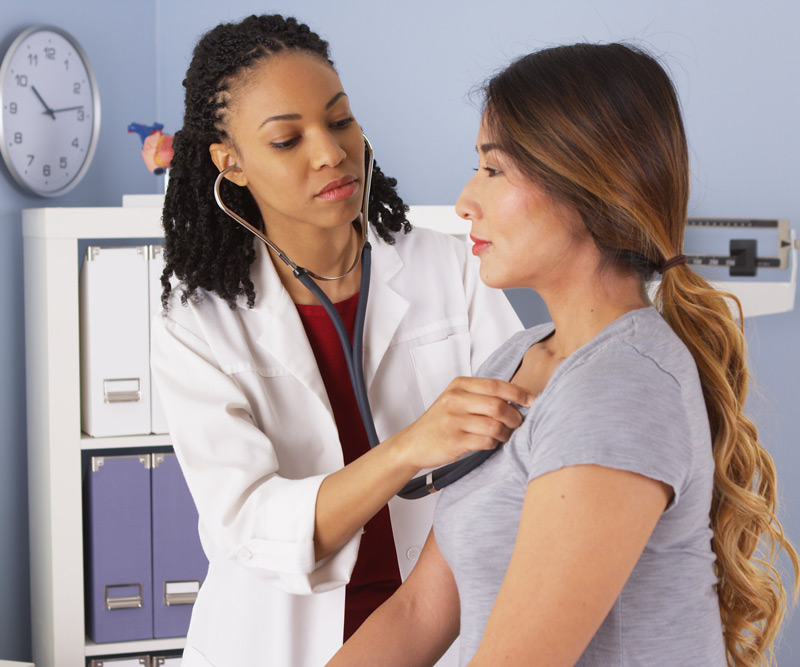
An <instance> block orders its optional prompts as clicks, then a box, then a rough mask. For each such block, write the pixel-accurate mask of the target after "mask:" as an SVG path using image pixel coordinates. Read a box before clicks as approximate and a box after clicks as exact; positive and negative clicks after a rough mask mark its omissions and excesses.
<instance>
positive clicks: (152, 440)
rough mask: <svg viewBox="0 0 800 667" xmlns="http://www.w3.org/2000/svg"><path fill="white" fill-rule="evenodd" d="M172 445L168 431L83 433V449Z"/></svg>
mask: <svg viewBox="0 0 800 667" xmlns="http://www.w3.org/2000/svg"><path fill="white" fill-rule="evenodd" d="M171 445H172V440H170V437H169V434H168V433H161V434H155V435H153V434H148V435H123V436H117V437H108V438H93V437H92V436H90V435H86V434H85V433H81V449H83V450H93V449H124V448H127V447H165V446H166V447H169V446H171Z"/></svg>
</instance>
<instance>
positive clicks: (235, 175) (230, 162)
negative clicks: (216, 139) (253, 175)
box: [208, 144, 247, 187]
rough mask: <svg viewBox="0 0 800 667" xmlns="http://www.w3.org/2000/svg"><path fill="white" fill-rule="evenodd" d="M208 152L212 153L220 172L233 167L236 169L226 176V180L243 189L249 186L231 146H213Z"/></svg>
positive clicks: (212, 159)
mask: <svg viewBox="0 0 800 667" xmlns="http://www.w3.org/2000/svg"><path fill="white" fill-rule="evenodd" d="M208 152H209V153H211V161H212V162H213V163H214V164H215V165H216V167H217V169H219V170H220V171H222V170H223V169H226V168H228V167H231V166H234V167H236V168H235V169H231V170H230V171H229V172H228V173H227V174H225V178H227V179H228V180H229V181H230V182H231V183H235V184H236V185H239V186H241V187H245V186H246V185H247V176H245V175H244V172H243V171H242V170H241V168H240V167H239V165H238V164H237V162H236V156H235V155H234V153H233V151H232V150H231V148H230V147H229V146H227V145H226V144H211V145H210V146H209V147H208Z"/></svg>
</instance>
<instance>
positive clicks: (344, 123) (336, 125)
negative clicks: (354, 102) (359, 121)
mask: <svg viewBox="0 0 800 667" xmlns="http://www.w3.org/2000/svg"><path fill="white" fill-rule="evenodd" d="M354 120H355V118H353V117H352V116H348V117H347V118H342V120H337V121H336V122H334V123H331V127H334V128H337V129H343V128H345V127H347V126H348V125H350V123H352V122H353V121H354Z"/></svg>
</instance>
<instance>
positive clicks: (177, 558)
mask: <svg viewBox="0 0 800 667" xmlns="http://www.w3.org/2000/svg"><path fill="white" fill-rule="evenodd" d="M152 507H153V637H155V638H156V639H161V638H164V637H182V636H184V635H185V634H186V632H187V630H188V629H189V618H190V617H191V615H192V609H193V605H194V599H195V597H196V595H197V592H198V591H199V589H200V586H201V585H202V583H203V580H204V579H205V576H206V572H207V571H208V560H207V559H206V556H205V553H203V548H202V546H201V545H200V538H199V536H198V534H197V524H198V516H197V509H196V508H195V505H194V501H193V500H192V496H191V495H190V494H189V488H188V487H187V486H186V481H185V480H184V478H183V474H182V472H181V469H180V466H179V465H178V460H177V458H176V457H175V455H174V454H154V455H153V469H152Z"/></svg>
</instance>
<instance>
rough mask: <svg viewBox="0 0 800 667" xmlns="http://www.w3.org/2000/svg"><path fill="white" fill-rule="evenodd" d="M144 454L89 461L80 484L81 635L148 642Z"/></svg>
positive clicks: (147, 469) (147, 498) (149, 573)
mask: <svg viewBox="0 0 800 667" xmlns="http://www.w3.org/2000/svg"><path fill="white" fill-rule="evenodd" d="M150 461H151V457H150V455H149V454H143V455H134V456H94V457H92V458H91V461H90V468H89V470H88V471H87V473H86V478H85V484H84V494H85V495H84V539H85V551H86V553H85V561H84V562H85V564H86V578H85V582H86V633H87V634H88V635H89V637H91V638H92V639H93V640H94V641H95V642H96V643H98V644H100V643H106V642H116V641H130V640H135V639H149V638H152V636H153V600H152V594H153V592H152V591H153V589H152V580H153V579H152V577H153V572H152V566H151V556H150V553H151V539H150V536H151V533H150Z"/></svg>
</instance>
